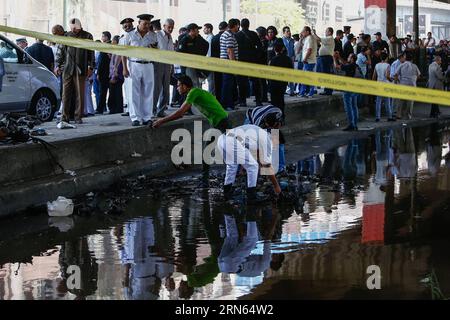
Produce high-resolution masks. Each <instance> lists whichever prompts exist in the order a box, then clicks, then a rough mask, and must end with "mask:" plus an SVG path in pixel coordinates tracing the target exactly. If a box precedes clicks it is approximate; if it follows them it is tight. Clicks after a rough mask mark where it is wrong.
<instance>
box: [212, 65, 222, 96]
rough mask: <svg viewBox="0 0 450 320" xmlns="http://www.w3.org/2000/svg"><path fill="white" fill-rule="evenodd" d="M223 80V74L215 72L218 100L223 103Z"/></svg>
mask: <svg viewBox="0 0 450 320" xmlns="http://www.w3.org/2000/svg"><path fill="white" fill-rule="evenodd" d="M222 78H223V75H222V73H221V72H214V87H215V88H216V92H215V94H216V99H217V101H222Z"/></svg>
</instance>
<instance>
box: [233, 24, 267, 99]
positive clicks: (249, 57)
mask: <svg viewBox="0 0 450 320" xmlns="http://www.w3.org/2000/svg"><path fill="white" fill-rule="evenodd" d="M241 28H242V30H241V31H239V32H238V33H237V34H236V36H235V37H236V40H237V42H238V45H239V60H240V61H244V62H250V63H258V56H259V55H260V54H263V49H262V44H261V41H260V40H259V37H258V34H257V33H256V32H255V31H250V30H249V28H250V21H249V20H248V19H242V21H241ZM249 81H251V82H252V85H253V92H254V94H255V98H256V106H257V107H258V106H262V84H261V80H260V79H257V78H250V79H249V77H246V76H239V77H238V86H239V102H240V105H241V107H246V106H247V97H248V94H249Z"/></svg>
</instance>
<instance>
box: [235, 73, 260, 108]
mask: <svg viewBox="0 0 450 320" xmlns="http://www.w3.org/2000/svg"><path fill="white" fill-rule="evenodd" d="M250 82H251V84H252V87H253V94H254V95H255V99H256V105H257V106H259V105H261V104H262V100H263V99H262V84H261V79H257V78H249V77H244V76H239V77H238V87H239V103H246V102H247V98H248V97H250Z"/></svg>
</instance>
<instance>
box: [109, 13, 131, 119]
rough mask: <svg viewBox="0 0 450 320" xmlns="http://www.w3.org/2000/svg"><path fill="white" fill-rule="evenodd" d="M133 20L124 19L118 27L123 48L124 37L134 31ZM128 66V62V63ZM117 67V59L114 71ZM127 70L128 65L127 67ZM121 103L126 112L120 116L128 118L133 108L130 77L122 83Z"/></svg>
mask: <svg viewBox="0 0 450 320" xmlns="http://www.w3.org/2000/svg"><path fill="white" fill-rule="evenodd" d="M133 23H134V19H132V18H125V19H123V20H122V21H121V22H120V25H121V26H122V30H123V31H124V34H123V35H122V36H121V37H120V40H119V45H121V46H123V45H125V43H124V41H125V35H126V34H127V33H128V32H131V31H133V30H135V28H134V25H133ZM128 64H129V62H128ZM118 66H119V59H117V63H116V65H115V66H114V68H115V70H117V68H118ZM128 68H129V65H128ZM123 91H124V92H123V103H124V105H126V109H127V110H126V112H125V113H123V114H122V116H124V117H129V116H130V110H131V108H133V103H132V100H131V94H132V92H133V82H132V80H131V77H128V78H125V80H124V82H123Z"/></svg>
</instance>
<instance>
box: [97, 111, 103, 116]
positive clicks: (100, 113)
mask: <svg viewBox="0 0 450 320" xmlns="http://www.w3.org/2000/svg"><path fill="white" fill-rule="evenodd" d="M95 114H99V115H102V114H103V112H101V111H95Z"/></svg>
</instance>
